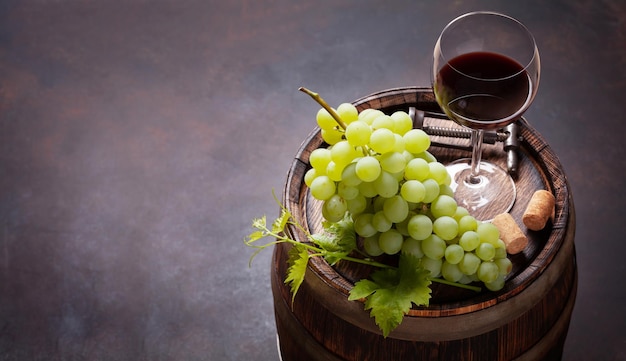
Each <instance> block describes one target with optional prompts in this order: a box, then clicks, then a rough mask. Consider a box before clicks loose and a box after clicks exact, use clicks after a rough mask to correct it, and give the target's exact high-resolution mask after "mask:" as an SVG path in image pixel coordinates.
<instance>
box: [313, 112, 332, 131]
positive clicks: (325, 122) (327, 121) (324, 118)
mask: <svg viewBox="0 0 626 361" xmlns="http://www.w3.org/2000/svg"><path fill="white" fill-rule="evenodd" d="M315 120H316V121H317V125H318V126H319V127H320V128H321V129H322V130H331V129H334V128H335V127H336V126H337V121H336V120H335V118H333V116H332V115H330V113H329V112H328V111H327V110H326V109H324V108H321V109H320V110H318V111H317V114H316V116H315Z"/></svg>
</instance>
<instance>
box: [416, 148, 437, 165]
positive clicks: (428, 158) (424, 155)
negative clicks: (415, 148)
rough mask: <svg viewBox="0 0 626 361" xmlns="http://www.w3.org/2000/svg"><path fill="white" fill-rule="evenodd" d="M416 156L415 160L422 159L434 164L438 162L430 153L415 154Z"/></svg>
mask: <svg viewBox="0 0 626 361" xmlns="http://www.w3.org/2000/svg"><path fill="white" fill-rule="evenodd" d="M413 155H414V156H415V158H422V159H423V160H425V161H427V162H428V163H432V162H436V161H437V158H435V156H434V155H432V154H431V153H430V152H429V151H427V150H425V151H423V152H421V153H415V154H413Z"/></svg>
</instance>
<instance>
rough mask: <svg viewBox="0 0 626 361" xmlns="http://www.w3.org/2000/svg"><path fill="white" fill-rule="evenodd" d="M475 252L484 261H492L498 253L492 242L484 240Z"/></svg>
mask: <svg viewBox="0 0 626 361" xmlns="http://www.w3.org/2000/svg"><path fill="white" fill-rule="evenodd" d="M474 253H476V255H477V256H478V258H480V259H482V260H483V261H491V260H493V257H494V256H495V255H496V248H495V247H494V246H493V245H492V244H491V243H487V242H482V243H481V244H479V245H478V247H476V249H475V250H474Z"/></svg>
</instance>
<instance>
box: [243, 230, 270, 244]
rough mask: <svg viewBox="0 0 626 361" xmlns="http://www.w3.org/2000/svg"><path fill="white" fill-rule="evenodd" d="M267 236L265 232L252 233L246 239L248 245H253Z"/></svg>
mask: <svg viewBox="0 0 626 361" xmlns="http://www.w3.org/2000/svg"><path fill="white" fill-rule="evenodd" d="M265 236H266V234H265V232H263V231H256V232H252V233H250V234H249V235H248V237H247V238H246V244H248V245H251V244H252V243H253V242H255V241H258V240H259V239H261V238H263V237H265Z"/></svg>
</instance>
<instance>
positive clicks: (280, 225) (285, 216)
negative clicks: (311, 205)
mask: <svg viewBox="0 0 626 361" xmlns="http://www.w3.org/2000/svg"><path fill="white" fill-rule="evenodd" d="M289 218H291V212H289V211H288V210H287V209H285V208H283V210H282V212H281V214H280V217H278V218H276V219H275V220H274V222H273V223H272V232H273V233H280V232H282V231H283V230H284V229H285V226H286V225H287V222H289Z"/></svg>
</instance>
